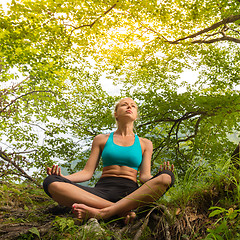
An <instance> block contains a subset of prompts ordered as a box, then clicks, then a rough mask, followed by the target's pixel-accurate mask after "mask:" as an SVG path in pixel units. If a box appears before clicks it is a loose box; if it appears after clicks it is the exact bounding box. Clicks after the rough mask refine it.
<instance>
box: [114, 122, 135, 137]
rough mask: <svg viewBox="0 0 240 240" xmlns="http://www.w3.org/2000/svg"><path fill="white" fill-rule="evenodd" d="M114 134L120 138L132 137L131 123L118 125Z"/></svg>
mask: <svg viewBox="0 0 240 240" xmlns="http://www.w3.org/2000/svg"><path fill="white" fill-rule="evenodd" d="M115 133H116V134H118V135H121V136H133V135H134V132H133V123H128V124H118V128H117V130H116V131H115Z"/></svg>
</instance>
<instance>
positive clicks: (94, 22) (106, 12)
mask: <svg viewBox="0 0 240 240" xmlns="http://www.w3.org/2000/svg"><path fill="white" fill-rule="evenodd" d="M117 3H118V1H117V2H116V3H115V4H113V5H112V6H111V7H110V8H109V9H108V10H107V11H105V12H104V13H102V14H101V15H100V16H99V17H98V18H97V19H95V20H94V21H93V22H92V23H90V24H83V25H81V26H78V27H75V26H73V25H69V24H65V26H69V27H72V28H73V29H72V31H71V34H72V33H73V31H75V30H78V29H80V28H84V27H90V28H92V27H93V26H94V25H95V24H96V23H97V22H98V21H99V20H100V19H101V18H102V17H104V16H105V15H107V14H108V13H109V12H110V11H111V10H112V9H113V8H115V7H116V5H117ZM71 34H70V35H71Z"/></svg>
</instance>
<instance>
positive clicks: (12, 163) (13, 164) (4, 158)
mask: <svg viewBox="0 0 240 240" xmlns="http://www.w3.org/2000/svg"><path fill="white" fill-rule="evenodd" d="M0 157H1V158H2V159H3V160H4V161H6V162H7V163H9V164H10V165H12V166H14V167H15V168H16V169H17V170H18V172H19V173H21V176H22V177H24V178H27V179H28V180H30V181H31V182H33V183H35V184H36V185H37V186H39V187H41V185H40V184H39V183H38V182H37V181H36V180H35V179H33V178H32V177H31V176H29V175H28V174H27V173H26V172H25V171H24V170H23V169H22V168H21V167H20V166H19V165H18V164H17V163H16V162H15V161H13V160H12V159H11V158H10V157H8V155H7V154H6V153H5V152H3V151H2V150H0Z"/></svg>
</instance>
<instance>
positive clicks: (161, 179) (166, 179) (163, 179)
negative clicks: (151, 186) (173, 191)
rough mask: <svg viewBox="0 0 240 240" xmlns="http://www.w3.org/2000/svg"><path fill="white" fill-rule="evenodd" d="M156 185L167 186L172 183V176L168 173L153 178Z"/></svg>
mask: <svg viewBox="0 0 240 240" xmlns="http://www.w3.org/2000/svg"><path fill="white" fill-rule="evenodd" d="M155 181H157V184H158V185H162V186H164V187H166V188H168V187H169V186H170V185H171V184H172V177H171V176H170V175H169V174H166V173H164V174H161V175H159V176H157V177H156V178H155Z"/></svg>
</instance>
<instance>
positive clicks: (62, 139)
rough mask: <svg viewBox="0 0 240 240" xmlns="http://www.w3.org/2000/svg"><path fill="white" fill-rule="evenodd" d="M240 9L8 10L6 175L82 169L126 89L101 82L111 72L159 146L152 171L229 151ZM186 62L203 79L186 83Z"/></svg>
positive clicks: (88, 6) (61, 6) (4, 23)
mask: <svg viewBox="0 0 240 240" xmlns="http://www.w3.org/2000/svg"><path fill="white" fill-rule="evenodd" d="M239 8H240V3H239V1H237V0H229V1H226V0H221V1H215V0H212V1H211V0H208V1H207V0H206V1H205V0H204V1H198V0H195V1H191V2H189V1H178V0H172V1H165V0H162V1H140V2H139V1H134V0H129V1H120V0H119V1H111V0H109V1H74V0H67V1H62V0H57V1H53V0H36V1H27V0H22V1H20V0H19V1H15V0H13V1H12V3H11V6H10V7H9V11H8V12H7V13H4V12H3V11H1V16H0V18H1V21H0V27H1V35H0V47H1V51H0V52H1V56H0V59H1V75H0V77H1V82H2V87H1V108H0V114H1V115H0V116H1V117H0V121H1V125H0V133H1V139H2V142H5V143H6V144H7V146H5V145H3V146H2V150H1V153H0V156H1V168H0V174H1V177H2V178H3V179H5V178H9V176H15V177H16V178H19V177H24V178H28V179H30V180H31V179H36V178H37V177H41V176H42V175H43V174H44V169H45V167H46V166H47V165H51V164H52V163H53V162H54V161H55V160H58V161H59V160H61V161H65V162H66V164H65V165H66V166H67V167H68V169H69V170H71V168H73V166H72V162H73V161H78V162H79V164H77V165H76V167H75V169H74V170H77V169H80V168H81V167H82V166H83V165H84V161H85V159H86V157H87V154H88V151H86V147H87V146H89V144H90V143H91V140H92V138H93V137H94V136H95V135H96V134H98V133H101V132H102V131H110V130H112V129H113V128H114V119H113V117H112V116H111V111H112V110H113V108H112V106H113V104H114V102H115V101H116V100H117V99H118V98H119V97H120V96H111V95H109V94H108V93H107V92H105V91H104V90H103V89H102V86H101V83H100V76H101V75H102V74H103V73H104V74H106V75H107V78H109V81H110V80H113V81H114V82H115V84H119V83H120V84H123V87H122V92H121V96H126V95H128V96H132V97H133V98H134V99H135V100H136V101H137V102H138V104H139V106H140V113H141V119H140V120H139V121H138V124H137V127H136V128H137V132H138V134H139V135H141V136H143V137H144V136H146V137H148V138H150V139H151V140H152V141H153V143H154V155H153V165H154V167H155V166H157V165H158V164H159V163H160V162H162V159H163V158H165V159H169V160H171V161H172V162H173V163H174V164H175V166H176V169H179V173H181V172H183V173H184V171H185V170H186V169H187V167H188V166H189V165H194V164H199V160H202V162H204V163H205V162H206V163H209V164H211V162H212V160H213V159H217V158H219V157H220V156H222V155H223V154H225V152H229V153H231V152H232V150H230V149H233V148H234V147H233V143H232V142H231V141H229V138H228V134H229V133H231V132H233V131H239V124H238V122H239V114H238V112H239V91H238V90H237V87H238V85H239V72H240V71H239V70H240V69H239V66H240V64H239V62H240V55H239V45H238V44H239V42H240V36H239V23H240V15H239ZM186 69H189V70H191V71H192V72H195V73H196V74H198V80H197V81H196V83H195V84H194V85H190V84H189V83H187V81H184V82H181V83H179V82H178V80H179V78H180V75H181V73H182V72H183V71H185V70H186ZM180 87H184V88H185V91H184V92H179V88H180ZM81 159H82V161H81ZM34 168H35V169H37V170H35V171H34V172H35V173H34V174H32V176H29V175H30V174H28V173H27V172H28V171H29V170H30V169H34ZM26 174H27V175H26ZM27 176H28V177H27Z"/></svg>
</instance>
